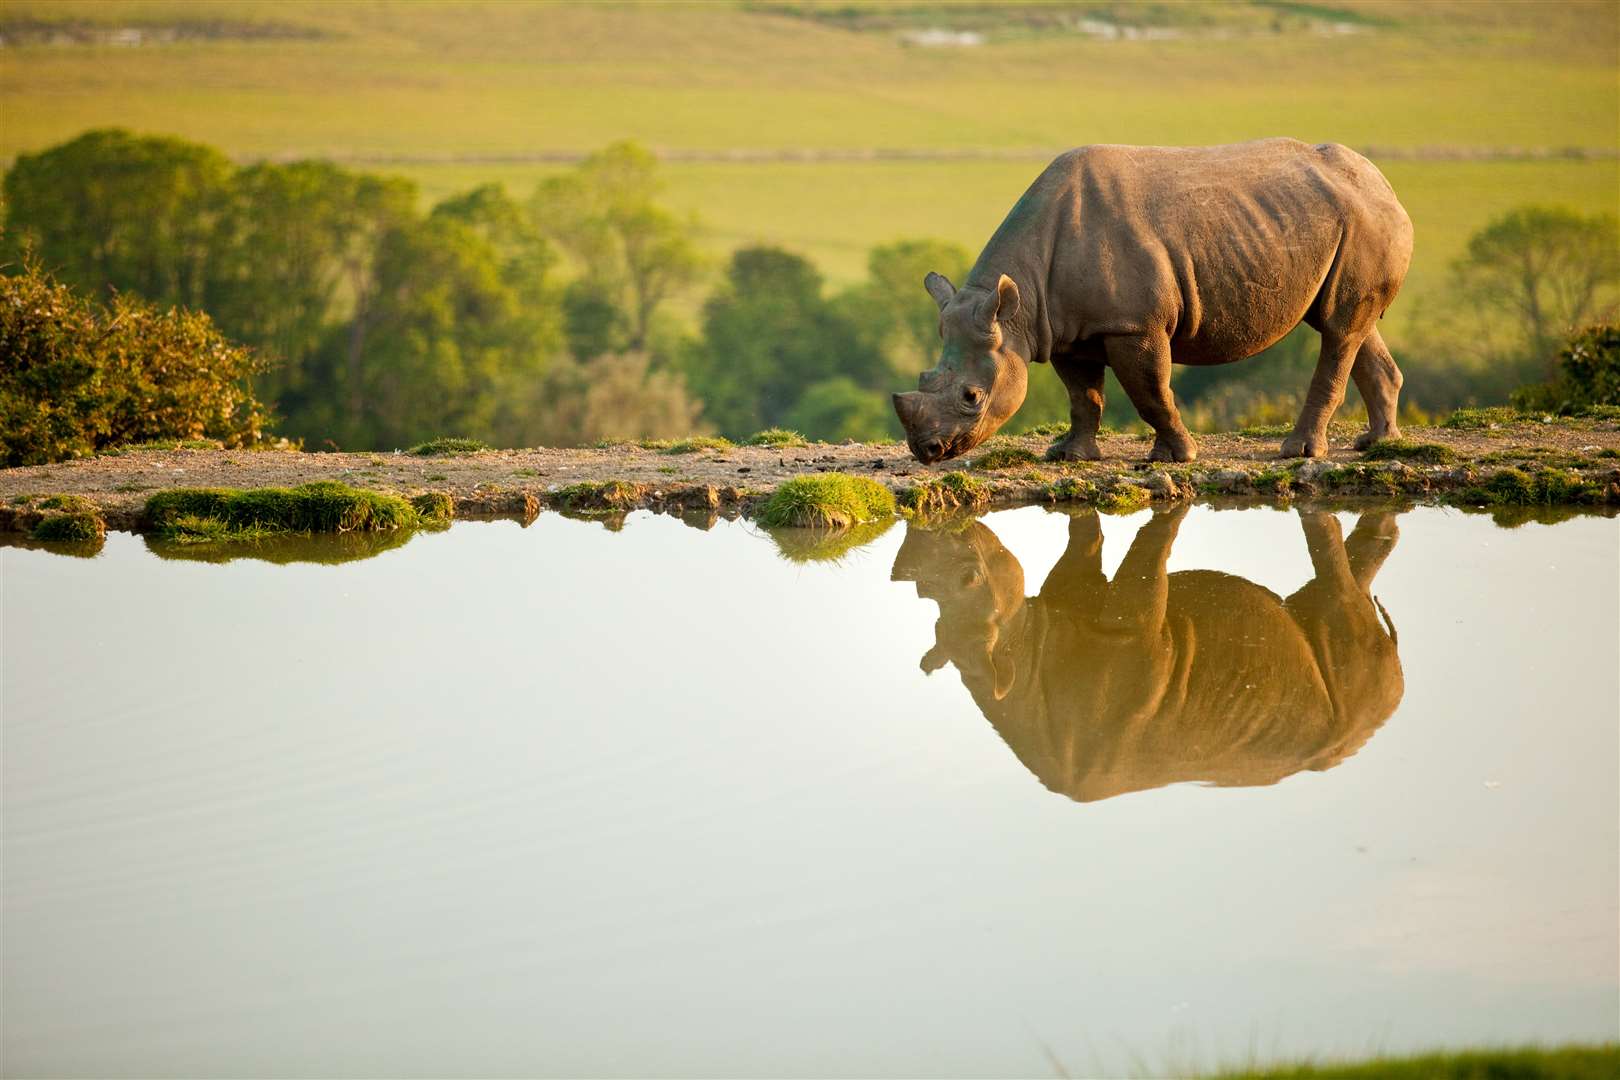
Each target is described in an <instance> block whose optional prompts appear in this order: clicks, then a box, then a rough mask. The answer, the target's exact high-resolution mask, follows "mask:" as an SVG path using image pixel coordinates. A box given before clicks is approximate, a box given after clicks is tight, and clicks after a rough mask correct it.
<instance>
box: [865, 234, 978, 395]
mask: <svg viewBox="0 0 1620 1080" xmlns="http://www.w3.org/2000/svg"><path fill="white" fill-rule="evenodd" d="M971 264H972V259H971V257H970V256H969V255H968V252H967V249H966V248H964V247H962V246H961V245H959V244H952V243H949V242H948V241H944V240H897V241H895V242H894V243H892V244H886V245H884V246H882V247H876V248H873V249H872V251H871V253H870V254H868V255H867V258H866V273H867V280H866V282H865V283H864V284H863V285H861V286H860V287H859V288H858V290H857V291H858V292H859V293H860V294H861V295H862V296H863V297H864V299H865V312H866V314H867V317H868V320H869V325H870V326H871V327H872V329H873V330H874V331H875V332H876V333H877V334H878V339H879V341H880V343H881V345H882V347H883V348H884V350H885V352H886V353H887V354H888V356H889V358H890V361H891V364H892V366H894V367H895V368H896V370H898V371H900V372H902V373H909V374H915V373H916V372H918V371H920V370H922V369H924V368H930V367H933V366H934V363H935V362H936V361H937V360H938V359H939V348H940V341H939V306H938V305H937V304H935V303H934V298H933V297H931V296H929V295H928V293H927V291H926V290H925V289H924V288H923V278H924V277H926V276H927V275H928V273H929V272H930V271H934V272H936V273H940V274H944V275H945V276H946V277H948V278H950V279H951V280H952V281H954V282H956V283H957V284H958V285H960V284H961V283H962V281H963V280H964V279H965V278H966V277H967V272H968V268H969V266H970V265H971Z"/></svg>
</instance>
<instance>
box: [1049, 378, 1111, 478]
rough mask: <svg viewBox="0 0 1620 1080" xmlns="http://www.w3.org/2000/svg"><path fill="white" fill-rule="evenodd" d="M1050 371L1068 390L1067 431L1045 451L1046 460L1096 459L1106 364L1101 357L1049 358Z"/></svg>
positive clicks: (1100, 453)
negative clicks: (1050, 361)
mask: <svg viewBox="0 0 1620 1080" xmlns="http://www.w3.org/2000/svg"><path fill="white" fill-rule="evenodd" d="M1052 370H1053V371H1056V372H1057V375H1058V378H1060V379H1062V380H1063V386H1064V388H1065V389H1067V390H1068V391H1069V433H1068V434H1067V435H1065V436H1064V437H1063V438H1061V439H1059V440H1058V441H1057V442H1055V443H1053V444H1052V445H1051V447H1049V448H1048V449H1047V451H1046V460H1047V461H1096V460H1097V459H1098V458H1100V457H1102V450H1100V449H1099V448H1098V446H1097V428H1098V427H1099V426H1101V424H1102V413H1103V379H1104V377H1105V376H1106V375H1107V374H1108V365H1107V363H1106V362H1105V361H1104V360H1103V358H1102V357H1100V356H1099V357H1077V356H1064V357H1057V356H1054V357H1052Z"/></svg>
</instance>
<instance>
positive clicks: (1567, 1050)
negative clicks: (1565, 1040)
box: [1212, 1044, 1620, 1080]
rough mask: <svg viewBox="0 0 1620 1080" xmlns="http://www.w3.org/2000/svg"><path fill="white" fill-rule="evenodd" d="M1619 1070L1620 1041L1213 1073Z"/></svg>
mask: <svg viewBox="0 0 1620 1080" xmlns="http://www.w3.org/2000/svg"><path fill="white" fill-rule="evenodd" d="M1614 1076H1620V1046H1616V1045H1613V1044H1610V1045H1607V1046H1566V1047H1559V1048H1556V1049H1542V1048H1540V1047H1525V1048H1521V1049H1503V1050H1472V1051H1463V1052H1461V1053H1453V1054H1422V1055H1417V1056H1413V1057H1381V1058H1374V1059H1373V1060H1371V1061H1362V1062H1354V1063H1335V1062H1321V1063H1317V1062H1311V1063H1302V1064H1297V1065H1279V1066H1274V1067H1272V1068H1269V1069H1239V1070H1236V1071H1231V1072H1220V1073H1215V1074H1213V1077H1212V1080H1374V1078H1375V1077H1376V1078H1378V1080H1600V1078H1601V1080H1609V1078H1611V1077H1614Z"/></svg>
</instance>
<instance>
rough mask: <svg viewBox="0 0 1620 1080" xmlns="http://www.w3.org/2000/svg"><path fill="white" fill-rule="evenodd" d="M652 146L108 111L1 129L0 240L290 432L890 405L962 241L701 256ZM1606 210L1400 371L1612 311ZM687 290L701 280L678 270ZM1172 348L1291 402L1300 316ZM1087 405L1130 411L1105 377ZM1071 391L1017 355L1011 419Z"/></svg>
mask: <svg viewBox="0 0 1620 1080" xmlns="http://www.w3.org/2000/svg"><path fill="white" fill-rule="evenodd" d="M660 195H661V183H660V179H659V174H658V164H657V161H656V159H655V158H654V157H653V156H652V155H651V154H650V153H649V152H647V151H646V150H645V149H643V148H641V147H638V146H636V145H634V144H632V143H615V144H613V145H611V146H609V147H607V148H605V149H603V150H602V151H600V152H598V153H596V154H594V155H592V156H591V157H589V158H588V159H587V160H586V161H584V162H583V163H582V164H581V165H579V166H578V167H576V168H574V169H572V170H570V171H568V172H565V173H561V174H559V175H556V176H553V177H549V178H547V179H545V180H543V181H542V182H540V183H539V184H538V185H537V187H536V188H535V190H534V191H533V192H532V193H530V194H529V195H528V196H527V198H516V197H514V196H513V195H511V194H509V193H508V192H507V191H506V190H505V189H503V188H502V187H500V186H499V185H485V186H482V187H477V188H474V189H473V190H470V191H467V192H464V193H461V194H458V195H454V196H452V197H450V198H447V199H444V200H442V201H440V202H438V203H436V204H433V205H431V206H426V207H424V206H423V204H422V199H421V196H420V192H419V191H418V190H417V189H416V187H415V185H414V184H412V183H411V182H410V181H408V180H404V179H400V178H396V177H387V176H379V175H374V174H369V173H363V172H356V171H352V170H348V169H344V168H341V167H339V166H336V165H333V164H331V163H329V162H322V161H301V162H293V163H287V164H274V163H263V164H254V165H247V166H240V167H239V166H237V165H235V164H234V163H232V162H231V161H230V160H229V159H227V158H226V157H225V156H224V155H223V154H221V153H220V152H218V151H217V150H215V149H213V148H210V147H207V146H203V145H199V144H196V143H191V142H186V141H183V140H180V139H175V138H166V137H152V136H139V135H134V134H131V133H129V132H126V131H121V130H102V131H92V132H88V133H86V134H84V135H82V136H80V137H78V138H76V139H73V140H72V141H70V142H67V143H64V144H62V145H60V146H57V147H54V148H51V149H49V150H45V151H43V152H40V153H37V154H31V155H23V156H21V157H19V158H18V159H17V160H16V162H15V163H14V164H13V166H12V167H11V169H10V170H9V171H8V172H7V173H6V175H5V179H4V196H5V219H4V221H5V226H4V234H3V237H0V244H3V249H4V250H3V252H0V262H3V263H4V264H5V266H6V272H7V273H12V274H15V273H19V272H20V271H21V268H22V267H24V266H25V265H26V264H28V262H29V260H33V261H34V262H35V263H37V265H38V266H40V267H43V269H44V270H45V271H47V272H48V273H50V274H51V275H54V277H55V278H56V279H57V280H59V281H60V282H62V283H63V284H65V285H67V286H69V287H71V288H72V289H74V290H76V291H77V292H79V293H80V294H81V295H84V296H88V297H95V298H102V299H110V298H112V297H116V296H119V295H125V294H127V295H130V296H133V297H139V298H142V299H144V300H146V301H149V302H151V303H152V304H155V305H158V306H159V307H160V308H166V307H174V308H179V309H187V310H189V311H194V312H206V313H208V315H209V316H211V317H212V320H213V322H214V323H215V324H216V325H217V327H218V328H219V330H220V331H221V332H223V334H225V335H226V336H227V337H228V338H230V339H231V340H233V341H237V342H241V343H243V344H245V345H247V346H249V347H251V348H252V350H254V353H255V354H256V356H257V358H258V360H257V362H255V363H254V364H252V365H250V366H249V367H248V368H243V369H241V371H240V372H237V373H236V374H233V377H238V376H239V377H241V378H243V379H247V380H250V381H251V386H250V390H251V392H252V393H253V394H255V395H256V396H257V398H258V399H259V400H262V401H264V402H266V403H268V404H269V405H270V406H271V407H272V408H273V409H274V411H275V413H276V415H277V417H278V420H277V425H276V426H277V430H278V431H279V432H280V433H281V434H283V435H286V436H289V437H292V438H296V439H302V440H303V441H304V442H305V444H306V445H307V446H310V447H312V448H318V447H321V446H325V445H331V446H338V447H342V448H344V449H368V448H369V449H386V448H392V447H400V446H408V445H410V444H412V443H414V442H419V441H421V440H423V439H427V438H431V437H433V436H435V435H443V434H448V433H454V434H460V435H467V436H472V437H476V438H479V439H482V440H484V441H487V442H490V443H493V444H495V445H505V446H526V445H578V444H586V443H591V442H595V441H598V440H603V439H616V438H659V437H672V436H680V435H687V434H691V433H695V432H702V431H717V432H719V433H721V434H725V435H730V436H733V437H736V436H741V435H746V434H749V433H751V432H753V431H757V430H760V429H762V428H767V427H773V426H780V427H787V428H792V429H794V430H797V431H800V432H802V433H803V434H805V435H808V436H810V437H812V438H819V439H830V440H841V439H845V438H855V439H871V438H878V437H886V436H891V435H894V434H897V433H898V427H897V425H896V423H895V421H894V418H893V415H892V411H891V409H890V407H889V404H888V393H889V392H890V391H892V390H893V389H896V388H898V387H903V386H906V385H909V384H910V383H911V381H913V380H914V379H915V375H916V372H917V371H919V370H921V369H922V368H924V367H928V366H931V365H932V363H933V361H934V358H935V353H936V350H937V347H938V338H937V314H936V311H935V308H934V305H933V302H932V301H931V300H930V299H929V297H928V296H927V294H926V293H925V292H924V291H923V289H922V288H921V286H920V282H921V280H922V278H923V275H924V274H925V273H926V272H927V271H929V270H937V271H940V272H942V273H944V274H946V275H947V276H949V277H952V278H953V279H955V280H958V281H960V280H961V279H962V277H963V276H965V273H966V271H967V269H968V266H969V264H970V261H971V259H970V255H969V253H968V252H967V251H966V250H965V249H963V248H961V247H960V246H958V245H955V244H951V243H948V242H943V241H939V240H928V239H912V240H900V241H896V242H893V243H890V244H886V245H883V246H879V247H876V248H874V249H872V251H871V252H870V253H869V258H868V274H867V277H866V280H864V281H862V282H860V283H858V284H857V285H854V286H852V287H850V288H847V289H843V290H839V291H837V292H832V291H830V290H829V289H828V288H827V285H826V283H825V282H824V280H823V279H822V277H821V275H820V273H819V272H818V271H817V270H816V268H815V267H814V266H813V265H812V264H811V263H810V262H809V261H808V260H807V259H805V258H803V257H802V256H800V255H797V254H795V253H793V252H790V251H785V250H782V249H780V248H776V247H771V246H752V247H747V248H744V249H741V250H739V251H736V252H734V253H733V254H732V255H731V257H730V258H729V260H727V261H726V262H724V263H723V264H721V265H713V264H711V262H710V260H709V259H708V258H706V257H705V255H704V254H703V251H702V248H701V246H700V244H699V240H700V238H701V228H702V226H701V223H700V222H699V221H697V220H695V219H693V218H689V217H682V216H680V215H678V214H676V213H675V212H673V211H671V210H670V209H669V208H667V207H666V206H664V205H663V204H662V203H661V201H660ZM1616 236H1617V234H1616V225H1615V219H1614V217H1613V216H1611V215H1599V216H1595V217H1585V216H1582V215H1579V214H1576V213H1573V212H1571V211H1567V210H1561V209H1557V208H1538V207H1526V208H1521V209H1519V210H1516V211H1513V212H1512V213H1510V214H1508V215H1505V216H1504V217H1502V218H1500V219H1498V220H1497V221H1495V222H1493V223H1491V224H1490V225H1489V226H1488V227H1487V228H1486V229H1484V230H1482V231H1481V232H1480V233H1479V234H1477V235H1476V236H1475V237H1474V238H1473V241H1472V242H1471V244H1470V246H1469V249H1468V252H1467V254H1466V255H1465V256H1464V257H1463V258H1462V259H1460V260H1458V262H1457V263H1456V265H1455V266H1454V267H1453V275H1452V278H1451V282H1450V284H1449V285H1448V286H1447V289H1446V291H1445V292H1444V293H1443V294H1437V295H1436V296H1435V297H1426V298H1419V300H1418V301H1417V302H1418V303H1420V304H1422V305H1423V306H1424V314H1425V318H1424V319H1423V320H1422V321H1421V324H1420V326H1421V328H1420V330H1419V331H1417V332H1415V333H1414V334H1413V335H1411V340H1409V341H1405V342H1397V343H1396V347H1397V350H1398V351H1399V352H1400V354H1401V360H1402V366H1403V370H1405V371H1406V372H1407V374H1408V383H1407V387H1408V392H1407V395H1408V397H1412V398H1417V399H1419V400H1421V401H1423V402H1424V403H1425V404H1427V405H1429V406H1430V407H1431V408H1434V407H1443V406H1449V405H1454V404H1463V403H1468V402H1470V401H1475V400H1491V399H1495V400H1501V399H1503V398H1505V396H1506V395H1507V393H1508V392H1509V391H1510V390H1511V389H1512V388H1513V387H1515V386H1517V385H1519V384H1520V383H1523V382H1526V381H1530V380H1533V379H1536V378H1540V377H1542V376H1543V375H1544V374H1545V373H1546V370H1545V369H1546V368H1547V367H1548V365H1550V364H1551V363H1552V360H1553V355H1554V353H1555V352H1556V348H1557V343H1558V342H1559V341H1561V340H1562V339H1563V336H1564V335H1565V333H1566V332H1567V331H1568V329H1569V328H1571V327H1572V326H1578V325H1582V324H1584V323H1586V322H1590V321H1595V320H1596V319H1597V318H1598V317H1600V316H1602V315H1603V314H1604V313H1605V312H1612V311H1613V307H1614V304H1615V302H1616V297H1617V294H1620V288H1617V281H1616V279H1617V278H1620V243H1617V239H1616ZM705 289H706V290H707V295H704V296H700V292H701V291H702V290H705ZM1312 338H1314V335H1309V336H1308V337H1307V336H1306V335H1305V334H1304V333H1303V332H1296V333H1295V334H1293V335H1290V337H1289V338H1287V339H1285V340H1284V341H1283V342H1282V343H1280V344H1279V345H1278V346H1275V347H1274V348H1273V349H1272V350H1270V351H1269V353H1268V354H1267V355H1266V356H1263V357H1261V358H1260V359H1258V360H1255V361H1250V362H1248V363H1246V364H1241V365H1233V366H1232V367H1230V368H1224V369H1192V370H1188V371H1179V372H1178V377H1177V383H1176V386H1177V393H1178V396H1179V397H1180V398H1181V399H1182V402H1183V405H1184V408H1185V411H1186V412H1187V413H1188V415H1189V417H1190V418H1192V419H1194V420H1195V421H1198V420H1202V424H1201V425H1200V426H1204V427H1215V426H1229V425H1233V424H1237V423H1242V422H1244V421H1245V420H1250V421H1252V420H1254V419H1256V418H1259V419H1260V420H1262V422H1263V421H1264V419H1265V418H1266V417H1265V416H1262V415H1261V414H1262V413H1265V414H1268V415H1269V412H1270V411H1275V412H1277V413H1279V414H1284V415H1291V413H1292V412H1293V411H1294V410H1295V409H1296V405H1295V400H1296V399H1294V398H1292V397H1291V395H1294V394H1297V393H1298V392H1300V391H1302V389H1303V387H1304V385H1305V383H1306V382H1307V381H1308V372H1309V369H1310V367H1311V366H1312V365H1313V364H1314V343H1313V341H1312V340H1311V339H1312ZM1110 413H1111V415H1112V416H1113V417H1114V418H1116V419H1119V420H1124V419H1128V418H1129V417H1130V416H1131V413H1130V411H1129V407H1128V403H1126V402H1124V400H1123V396H1122V395H1120V394H1118V393H1117V392H1115V393H1113V394H1111V401H1110ZM1066 418H1067V404H1066V398H1065V397H1064V395H1063V391H1062V389H1061V386H1060V384H1059V383H1058V381H1057V380H1056V379H1055V378H1042V377H1040V376H1039V375H1036V376H1033V377H1032V379H1031V400H1030V401H1029V402H1028V403H1027V404H1026V406H1025V408H1024V410H1022V412H1021V413H1020V416H1019V418H1018V420H1017V421H1015V423H1018V424H1021V425H1026V426H1027V425H1030V424H1035V423H1039V422H1042V421H1050V420H1062V419H1066Z"/></svg>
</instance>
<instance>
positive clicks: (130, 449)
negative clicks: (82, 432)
mask: <svg viewBox="0 0 1620 1080" xmlns="http://www.w3.org/2000/svg"><path fill="white" fill-rule="evenodd" d="M224 448H225V444H224V443H222V442H220V441H219V440H218V439H148V440H147V441H146V442H138V443H119V444H118V445H117V446H109V447H107V448H106V449H105V450H101V451H99V452H98V453H97V455H96V456H97V457H123V456H124V455H125V454H140V453H148V454H156V453H163V452H166V451H170V450H223V449H224Z"/></svg>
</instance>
